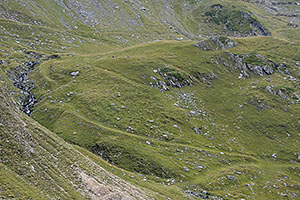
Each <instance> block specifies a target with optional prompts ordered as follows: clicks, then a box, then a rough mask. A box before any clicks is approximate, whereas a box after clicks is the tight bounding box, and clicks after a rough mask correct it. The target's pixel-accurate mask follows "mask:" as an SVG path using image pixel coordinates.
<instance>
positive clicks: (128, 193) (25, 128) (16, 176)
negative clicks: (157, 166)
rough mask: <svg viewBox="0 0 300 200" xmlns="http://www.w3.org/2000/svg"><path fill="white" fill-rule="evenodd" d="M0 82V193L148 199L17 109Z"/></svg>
mask: <svg viewBox="0 0 300 200" xmlns="http://www.w3.org/2000/svg"><path fill="white" fill-rule="evenodd" d="M0 84H1V92H0V98H1V103H0V104H1V106H0V108H1V109H0V113H1V115H0V116H1V118H0V119H1V123H0V136H1V137H0V138H1V140H0V141H1V151H0V155H1V157H0V161H1V162H0V183H1V184H0V198H1V199H99V198H100V199H148V197H147V195H146V194H145V193H144V192H142V191H141V190H140V189H138V188H136V187H134V186H132V185H130V184H128V183H126V182H125V181H123V180H121V179H119V178H117V177H116V176H114V175H112V174H110V173H108V172H107V171H105V170H104V169H103V168H101V167H100V166H99V165H97V164H96V163H95V162H93V161H92V160H91V159H90V158H88V156H85V155H83V154H82V153H80V152H79V151H77V150H76V149H75V148H74V147H72V146H71V145H70V144H67V143H66V142H64V141H63V140H62V139H60V138H59V137H57V136H56V135H55V134H53V133H51V132H50V131H49V130H47V129H46V128H44V127H42V126H41V125H40V124H38V123H37V122H35V121H33V120H32V119H30V118H29V117H27V116H26V115H24V114H23V113H21V112H20V111H19V110H18V109H17V107H16V104H15V103H14V101H13V100H12V99H11V97H10V96H9V93H8V92H7V90H6V84H5V82H3V81H1V82H0Z"/></svg>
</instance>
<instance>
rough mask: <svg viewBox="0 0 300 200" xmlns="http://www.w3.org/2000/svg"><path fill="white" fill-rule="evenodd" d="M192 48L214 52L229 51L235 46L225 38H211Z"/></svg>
mask: <svg viewBox="0 0 300 200" xmlns="http://www.w3.org/2000/svg"><path fill="white" fill-rule="evenodd" d="M194 46H195V47H197V48H199V49H201V50H203V51H215V50H225V49H231V48H234V47H236V46H237V44H236V43H235V42H234V41H232V40H231V39H229V38H227V37H212V38H210V39H208V40H202V41H200V42H198V43H196V44H194Z"/></svg>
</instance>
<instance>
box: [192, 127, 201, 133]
mask: <svg viewBox="0 0 300 200" xmlns="http://www.w3.org/2000/svg"><path fill="white" fill-rule="evenodd" d="M194 131H195V133H197V134H202V131H201V128H198V127H194Z"/></svg>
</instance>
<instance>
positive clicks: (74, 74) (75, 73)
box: [71, 71, 79, 77]
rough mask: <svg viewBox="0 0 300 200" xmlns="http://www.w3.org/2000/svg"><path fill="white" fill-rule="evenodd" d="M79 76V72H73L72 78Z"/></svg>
mask: <svg viewBox="0 0 300 200" xmlns="http://www.w3.org/2000/svg"><path fill="white" fill-rule="evenodd" d="M78 74H79V71H75V72H71V76H73V77H75V76H77V75H78Z"/></svg>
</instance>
